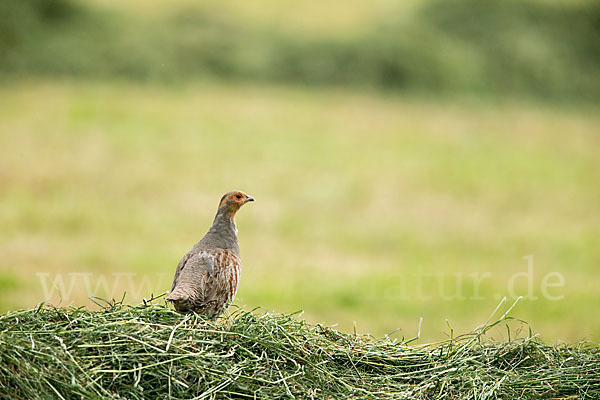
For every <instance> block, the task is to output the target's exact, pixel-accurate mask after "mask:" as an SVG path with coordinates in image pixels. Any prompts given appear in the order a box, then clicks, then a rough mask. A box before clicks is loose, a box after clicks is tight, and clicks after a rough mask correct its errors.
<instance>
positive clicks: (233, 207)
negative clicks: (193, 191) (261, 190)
mask: <svg viewBox="0 0 600 400" xmlns="http://www.w3.org/2000/svg"><path fill="white" fill-rule="evenodd" d="M249 201H254V197H252V196H248V195H247V194H246V193H244V192H242V191H240V190H234V191H233V192H229V193H226V194H225V195H224V196H223V197H222V198H221V202H220V203H219V211H220V212H221V211H222V212H224V213H226V214H227V215H229V217H230V218H231V219H233V217H234V216H235V213H236V212H237V211H238V210H239V209H240V207H241V206H243V205H244V204H246V203H248V202H249Z"/></svg>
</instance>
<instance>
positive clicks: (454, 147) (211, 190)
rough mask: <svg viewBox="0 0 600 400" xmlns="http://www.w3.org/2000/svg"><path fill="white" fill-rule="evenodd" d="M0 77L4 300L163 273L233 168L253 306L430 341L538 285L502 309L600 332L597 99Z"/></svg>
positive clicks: (141, 283)
mask: <svg viewBox="0 0 600 400" xmlns="http://www.w3.org/2000/svg"><path fill="white" fill-rule="evenodd" d="M1 92H2V95H1V96H0V198H1V199H2V201H1V202H0V220H1V225H2V229H1V230H0V289H1V290H0V311H6V310H11V309H16V308H22V307H31V306H34V305H35V304H37V303H39V302H41V301H50V302H52V303H54V304H61V305H67V304H74V305H81V304H85V305H90V306H92V305H93V303H91V302H90V301H89V300H88V299H87V298H88V297H89V296H90V295H97V296H101V297H112V296H114V297H117V298H119V299H120V298H121V296H122V294H123V291H127V292H128V294H127V297H126V302H128V303H136V302H137V301H139V300H140V299H141V298H142V297H149V296H150V293H152V292H154V293H155V294H156V293H161V292H164V291H166V290H168V289H169V288H170V281H171V278H172V274H173V272H174V269H175V267H176V265H177V263H178V261H179V258H180V257H181V256H182V255H183V254H184V253H185V252H186V251H187V250H188V249H189V248H190V247H191V246H192V245H193V244H194V243H195V242H196V241H197V240H198V239H200V238H201V237H202V236H203V235H204V233H205V231H206V230H207V228H208V227H209V225H210V223H211V221H212V217H213V215H214V212H215V208H216V206H217V202H218V199H219V198H220V196H221V195H222V194H223V193H224V192H226V191H229V190H231V189H241V190H244V191H246V192H248V193H250V194H251V195H253V196H254V197H255V198H256V199H257V201H256V203H254V204H252V205H250V206H248V207H246V208H244V209H243V210H242V211H241V212H240V214H239V215H238V217H237V224H238V228H239V232H240V243H241V248H242V255H243V261H244V267H243V268H244V269H243V278H242V282H241V286H240V290H239V292H238V298H237V300H236V303H237V304H239V305H241V306H243V307H245V308H253V307H256V306H262V307H265V308H266V309H272V310H275V311H277V312H291V311H295V310H299V309H302V310H304V311H305V314H304V315H305V317H306V319H307V320H308V321H310V322H323V323H326V324H338V328H339V329H341V330H342V331H346V332H351V331H353V330H354V329H356V330H357V331H358V332H363V333H364V332H367V333H371V334H373V335H376V336H382V335H384V334H386V333H388V332H390V331H392V330H394V329H396V328H401V329H400V330H399V331H397V332H396V333H395V334H394V337H402V336H403V335H404V336H406V337H412V336H414V335H415V334H416V332H417V327H418V323H419V318H420V317H423V318H424V320H423V325H422V328H421V334H422V338H423V339H422V340H424V341H427V340H433V339H441V338H444V337H445V334H447V333H448V332H449V328H448V326H447V323H446V319H448V320H449V321H450V324H451V326H452V327H453V328H454V330H455V331H457V332H466V331H469V330H471V329H472V328H473V327H475V326H477V325H478V324H479V323H481V322H483V321H485V319H486V318H487V316H488V315H489V313H490V312H491V311H492V310H493V309H494V307H495V306H496V304H498V302H499V299H500V298H501V297H503V296H508V297H511V296H513V295H524V296H528V295H532V296H533V297H537V299H532V298H531V296H529V297H530V298H526V299H524V300H523V301H522V302H521V303H520V304H519V305H518V306H517V309H516V310H515V311H514V312H513V315H515V316H517V317H519V318H521V319H525V320H527V321H528V322H529V323H530V324H531V325H532V328H533V330H534V331H535V332H539V333H541V335H542V336H541V337H542V339H544V340H546V341H550V342H553V341H556V340H564V341H569V342H571V341H577V340H580V339H589V340H592V341H596V342H597V341H598V340H599V334H600V319H599V318H598V317H597V316H595V315H596V314H597V312H596V308H597V305H598V304H599V301H600V287H599V282H600V269H599V268H598V267H599V264H600V208H598V204H600V185H599V184H598V182H599V181H600V158H599V157H598V153H599V150H600V137H599V136H598V126H600V116H599V115H598V113H597V109H596V108H593V107H591V106H589V107H588V108H586V107H585V106H583V107H581V106H580V107H577V108H574V107H573V108H568V107H559V106H553V105H546V106H542V105H533V104H529V103H519V102H510V101H508V100H506V101H504V102H492V101H490V102H487V103H482V102H477V101H473V100H470V99H468V98H463V99H452V100H450V99H437V100H436V99H433V98H412V97H408V96H406V97H391V96H384V95H381V94H370V93H364V92H363V93H362V94H361V93H358V92H353V91H343V90H317V89H310V90H309V89H302V88H282V87H275V86H258V85H257V86H252V85H246V86H239V85H237V86H229V85H225V84H218V83H202V82H197V83H194V84H189V85H182V86H178V87H167V86H143V85H136V84H128V83H118V82H97V83H89V82H85V83H84V82H80V83H73V82H70V81H64V82H57V81H45V80H40V81H30V82H20V83H14V84H4V85H3V87H2V89H1ZM528 255H533V266H532V273H533V275H532V280H531V282H530V283H531V289H532V292H531V293H529V289H530V286H529V282H528V281H527V278H526V277H524V276H522V275H521V276H519V275H516V276H515V274H517V273H519V272H526V271H528V261H527V260H525V259H523V257H524V256H528ZM552 273H554V275H550V276H549V277H547V274H552ZM74 274H79V275H74ZM119 274H120V275H119ZM472 274H474V275H472ZM561 276H562V277H563V278H564V284H563V285H560V283H561V282H560V277H561ZM511 277H513V278H512V281H514V290H510V289H511V287H512V286H511ZM477 279H479V281H477ZM61 280H62V281H61ZM61 282H62V284H63V287H61V285H60V283H61ZM44 284H45V285H46V287H44ZM53 284H55V285H53ZM544 285H545V286H544ZM551 285H555V286H551Z"/></svg>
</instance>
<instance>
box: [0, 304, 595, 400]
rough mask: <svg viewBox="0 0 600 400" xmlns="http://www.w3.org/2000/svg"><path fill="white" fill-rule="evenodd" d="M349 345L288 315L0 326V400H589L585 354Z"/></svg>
mask: <svg viewBox="0 0 600 400" xmlns="http://www.w3.org/2000/svg"><path fill="white" fill-rule="evenodd" d="M509 320H511V317H509V316H507V315H506V314H505V315H504V316H503V317H502V318H500V319H499V320H498V321H496V322H493V323H488V324H485V325H483V326H482V327H480V328H478V329H477V330H475V331H474V332H472V333H470V334H467V335H463V336H461V337H458V338H452V339H448V340H447V341H444V342H440V343H436V344H431V345H425V346H409V345H408V342H410V341H403V342H398V341H393V340H390V339H383V340H376V339H374V338H372V337H369V336H363V335H349V334H343V333H340V332H337V331H335V330H333V329H331V328H325V327H322V326H320V325H317V326H312V325H309V324H307V323H306V322H304V321H303V320H301V319H299V318H298V317H297V316H296V315H294V314H290V315H273V314H268V313H267V314H258V313H255V312H245V311H242V310H238V311H235V312H233V313H232V314H231V315H230V316H228V317H227V318H222V319H219V320H217V321H206V320H204V319H202V318H201V317H199V316H182V315H180V314H177V313H176V312H174V311H172V310H170V309H169V308H166V307H164V306H162V305H157V304H150V303H146V304H143V305H139V306H134V307H132V306H125V305H122V304H111V305H109V306H107V307H105V308H104V310H102V311H89V310H87V309H85V308H67V309H59V308H52V307H43V306H40V307H39V308H37V309H31V310H25V311H18V312H11V313H8V314H5V315H2V316H0V398H63V399H69V398H85V399H106V398H120V399H124V398H127V399H141V398H149V399H154V398H197V399H203V398H246V397H249V398H281V397H301V398H343V397H348V396H351V397H353V398H410V399H422V398H427V399H438V398H452V399H475V398H476V399H516V398H526V399H539V398H561V399H565V398H590V399H598V398H600V349H599V347H598V346H596V345H591V344H580V345H576V346H565V345H555V346H550V345H546V344H543V343H542V342H541V341H539V340H538V339H537V338H536V337H535V336H533V335H531V334H529V335H528V337H526V338H520V339H514V338H513V339H510V340H508V341H505V342H492V341H489V340H486V339H485V334H486V332H488V331H489V329H491V328H492V327H494V326H497V325H499V324H502V323H507V322H508V321H509Z"/></svg>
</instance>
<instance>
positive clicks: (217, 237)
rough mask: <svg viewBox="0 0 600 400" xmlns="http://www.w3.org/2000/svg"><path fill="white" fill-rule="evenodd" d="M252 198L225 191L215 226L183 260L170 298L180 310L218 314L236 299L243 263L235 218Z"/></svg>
mask: <svg viewBox="0 0 600 400" xmlns="http://www.w3.org/2000/svg"><path fill="white" fill-rule="evenodd" d="M249 201H254V199H253V198H252V197H250V196H248V195H247V194H245V193H244V192H240V191H233V192H229V193H227V194H225V195H224V196H223V197H222V198H221V202H220V203H219V209H218V210H217V215H216V216H215V219H214V221H213V224H212V226H211V228H210V229H209V230H208V232H207V233H206V235H204V237H203V238H202V240H200V241H199V242H198V243H196V244H195V245H194V247H193V248H192V249H191V250H190V251H189V252H188V253H187V254H186V255H185V256H183V258H182V259H181V261H180V262H179V265H178V266H177V270H176V271H175V277H174V278H173V286H172V288H171V294H169V296H167V299H166V300H167V301H170V302H172V303H173V305H174V306H175V309H176V310H177V311H179V312H192V311H193V312H197V313H199V314H204V315H207V316H209V317H215V316H217V315H219V314H221V313H222V312H223V311H224V310H225V308H226V307H227V305H228V304H230V303H231V302H232V301H233V299H234V298H235V294H236V293H237V288H238V285H239V282H240V274H241V269H242V263H241V259H240V247H239V245H238V240H237V228H236V226H235V221H234V217H235V213H236V212H237V211H238V210H239V209H240V207H241V206H242V205H244V204H246V203H247V202H249Z"/></svg>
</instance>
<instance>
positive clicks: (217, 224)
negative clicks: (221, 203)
mask: <svg viewBox="0 0 600 400" xmlns="http://www.w3.org/2000/svg"><path fill="white" fill-rule="evenodd" d="M226 211H227V210H222V209H219V211H218V212H217V215H216V216H215V219H214V221H213V224H212V226H211V227H210V229H209V230H208V233H207V234H206V236H208V237H210V240H211V242H213V243H214V245H216V246H217V247H220V248H225V249H227V248H229V249H233V250H234V251H237V252H239V248H238V240H237V227H236V226H235V221H234V216H235V213H229V212H226Z"/></svg>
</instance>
